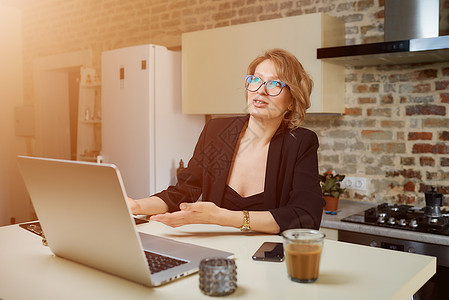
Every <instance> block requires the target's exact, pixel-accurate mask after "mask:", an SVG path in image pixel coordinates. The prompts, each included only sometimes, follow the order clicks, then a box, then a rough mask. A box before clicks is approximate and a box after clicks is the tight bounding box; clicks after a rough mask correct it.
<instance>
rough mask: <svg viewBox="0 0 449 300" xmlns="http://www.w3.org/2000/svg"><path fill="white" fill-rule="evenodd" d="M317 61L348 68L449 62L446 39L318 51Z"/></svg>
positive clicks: (447, 36)
mask: <svg viewBox="0 0 449 300" xmlns="http://www.w3.org/2000/svg"><path fill="white" fill-rule="evenodd" d="M317 58H318V59H322V60H324V61H327V62H333V63H338V64H344V65H351V66H370V65H392V64H416V63H430V62H444V61H446V62H447V61H449V35H446V36H438V37H431V38H418V39H409V40H401V41H391V42H382V43H371V44H361V45H351V46H340V47H328V48H319V49H317Z"/></svg>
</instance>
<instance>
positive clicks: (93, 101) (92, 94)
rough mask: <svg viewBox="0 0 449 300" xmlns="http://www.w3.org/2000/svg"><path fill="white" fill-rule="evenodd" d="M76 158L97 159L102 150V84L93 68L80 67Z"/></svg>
mask: <svg viewBox="0 0 449 300" xmlns="http://www.w3.org/2000/svg"><path fill="white" fill-rule="evenodd" d="M77 131H78V132H77V151H76V153H77V154H76V159H77V160H84V161H96V160H97V156H98V155H99V154H100V151H101V84H100V79H99V77H98V75H97V73H96V70H95V69H93V68H87V67H81V68H80V81H79V101H78V128H77Z"/></svg>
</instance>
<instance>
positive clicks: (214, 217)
mask: <svg viewBox="0 0 449 300" xmlns="http://www.w3.org/2000/svg"><path fill="white" fill-rule="evenodd" d="M179 208H180V209H181V210H180V211H176V212H173V213H165V214H159V215H154V216H151V218H150V220H153V221H157V222H161V223H164V224H165V225H168V226H171V227H179V226H183V225H187V224H218V225H221V224H219V223H220V222H219V220H220V216H221V214H222V213H223V212H224V211H225V209H223V208H220V207H218V206H217V205H216V204H215V203H213V202H195V203H181V204H180V205H179Z"/></svg>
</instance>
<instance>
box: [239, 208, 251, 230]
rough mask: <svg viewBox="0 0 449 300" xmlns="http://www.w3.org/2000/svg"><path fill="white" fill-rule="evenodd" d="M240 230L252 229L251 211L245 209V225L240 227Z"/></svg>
mask: <svg viewBox="0 0 449 300" xmlns="http://www.w3.org/2000/svg"><path fill="white" fill-rule="evenodd" d="M240 230H241V231H243V232H246V231H250V230H251V227H250V226H249V212H248V211H247V210H244V211H243V225H242V226H241V227H240Z"/></svg>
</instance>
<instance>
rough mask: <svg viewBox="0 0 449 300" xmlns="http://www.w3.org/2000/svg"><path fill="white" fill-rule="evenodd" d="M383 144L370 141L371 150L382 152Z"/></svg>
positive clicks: (383, 149)
mask: <svg viewBox="0 0 449 300" xmlns="http://www.w3.org/2000/svg"><path fill="white" fill-rule="evenodd" d="M384 151H385V144H379V143H371V152H384Z"/></svg>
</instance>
